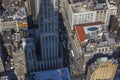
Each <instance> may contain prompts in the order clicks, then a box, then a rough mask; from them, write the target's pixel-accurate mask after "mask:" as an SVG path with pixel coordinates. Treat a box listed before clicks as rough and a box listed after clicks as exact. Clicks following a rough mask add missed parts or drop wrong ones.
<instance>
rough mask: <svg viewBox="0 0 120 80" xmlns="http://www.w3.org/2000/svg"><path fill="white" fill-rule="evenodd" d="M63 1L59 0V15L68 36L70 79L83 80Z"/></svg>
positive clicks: (80, 64)
mask: <svg viewBox="0 0 120 80" xmlns="http://www.w3.org/2000/svg"><path fill="white" fill-rule="evenodd" d="M64 1H65V0H61V6H62V7H60V13H61V14H62V16H63V23H64V25H65V28H66V30H67V34H68V49H69V52H70V53H69V60H70V70H71V75H72V76H71V77H72V79H73V80H83V79H84V78H85V77H84V76H83V75H84V72H83V71H82V62H81V60H76V59H75V57H76V56H77V55H76V50H75V43H74V41H73V33H72V31H71V28H70V25H69V22H68V18H67V14H66V10H65V8H64V7H65V6H64ZM71 50H73V54H74V56H73V55H72V53H71Z"/></svg>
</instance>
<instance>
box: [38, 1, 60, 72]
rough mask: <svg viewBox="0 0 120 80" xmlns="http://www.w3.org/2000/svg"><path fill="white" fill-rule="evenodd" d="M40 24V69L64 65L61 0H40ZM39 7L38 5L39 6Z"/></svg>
mask: <svg viewBox="0 0 120 80" xmlns="http://www.w3.org/2000/svg"><path fill="white" fill-rule="evenodd" d="M38 1H39V11H38V13H39V14H38V26H39V33H40V35H39V36H40V50H41V53H40V54H41V61H40V63H39V69H40V70H47V69H56V68H60V67H62V57H61V55H60V54H59V50H58V48H59V34H58V11H59V0H38ZM37 8H38V7H37Z"/></svg>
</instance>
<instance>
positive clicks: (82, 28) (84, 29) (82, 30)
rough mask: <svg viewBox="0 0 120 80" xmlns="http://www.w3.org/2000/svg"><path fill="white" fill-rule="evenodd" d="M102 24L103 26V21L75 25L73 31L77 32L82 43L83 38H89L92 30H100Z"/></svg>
mask: <svg viewBox="0 0 120 80" xmlns="http://www.w3.org/2000/svg"><path fill="white" fill-rule="evenodd" d="M102 26H103V23H101V22H95V23H89V24H81V25H76V26H75V31H76V33H77V37H78V39H79V42H80V43H83V42H84V41H85V40H87V39H89V38H90V37H91V36H92V34H93V33H94V32H97V31H101V30H102V28H103V27H102ZM95 28H96V30H95ZM90 34H91V35H90Z"/></svg>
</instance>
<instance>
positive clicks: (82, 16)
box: [64, 0, 117, 30]
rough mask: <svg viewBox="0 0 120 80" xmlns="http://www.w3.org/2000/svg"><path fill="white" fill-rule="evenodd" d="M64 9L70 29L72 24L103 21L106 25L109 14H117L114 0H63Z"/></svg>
mask: <svg viewBox="0 0 120 80" xmlns="http://www.w3.org/2000/svg"><path fill="white" fill-rule="evenodd" d="M64 1H65V2H64V3H65V11H66V13H67V16H68V21H69V24H70V27H71V29H72V30H74V27H73V26H74V25H79V24H87V23H93V22H104V23H105V25H106V26H108V23H109V19H110V15H116V14H117V6H116V3H115V1H114V0H111V1H109V0H103V1H101V0H89V1H87V0H85V1H77V2H74V1H72V0H71V1H70V0H64Z"/></svg>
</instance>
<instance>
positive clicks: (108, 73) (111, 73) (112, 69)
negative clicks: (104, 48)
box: [90, 61, 118, 80]
mask: <svg viewBox="0 0 120 80" xmlns="http://www.w3.org/2000/svg"><path fill="white" fill-rule="evenodd" d="M117 68H118V64H116V63H113V62H108V61H106V62H103V63H101V64H100V65H99V67H98V68H97V69H96V70H95V71H94V72H93V74H92V76H91V78H90V80H98V79H99V80H114V77H115V74H116V71H117Z"/></svg>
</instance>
